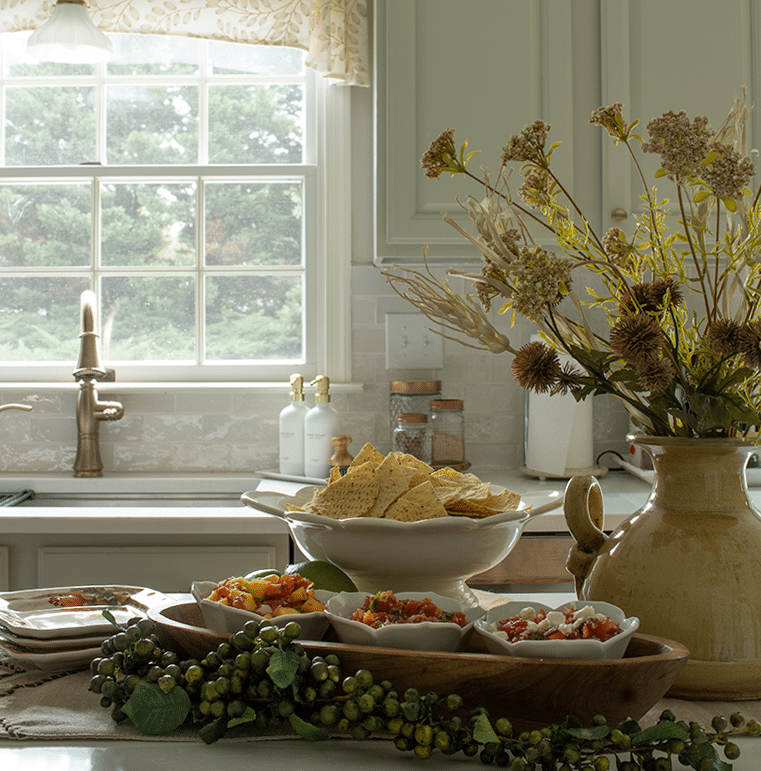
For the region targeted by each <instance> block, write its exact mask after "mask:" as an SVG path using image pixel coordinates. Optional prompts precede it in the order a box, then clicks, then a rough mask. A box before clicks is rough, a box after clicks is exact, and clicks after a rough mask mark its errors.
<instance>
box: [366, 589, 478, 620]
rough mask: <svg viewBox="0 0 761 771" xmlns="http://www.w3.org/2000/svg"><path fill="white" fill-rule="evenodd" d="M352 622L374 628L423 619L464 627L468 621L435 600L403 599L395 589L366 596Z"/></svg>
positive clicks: (461, 614) (463, 615) (463, 616)
mask: <svg viewBox="0 0 761 771" xmlns="http://www.w3.org/2000/svg"><path fill="white" fill-rule="evenodd" d="M351 620H352V621H361V622H362V623H363V624H367V625H368V626H371V627H372V628H373V629H380V628H381V627H382V626H386V625H387V624H419V623H421V622H422V621H439V622H448V623H453V624H457V625H458V626H461V627H464V626H465V625H466V624H467V623H468V622H467V620H466V619H465V614H463V613H460V612H459V611H450V610H442V609H441V608H439V607H438V606H437V605H436V604H435V603H433V602H432V601H431V598H430V597H426V598H425V599H423V600H402V599H400V598H399V597H397V596H396V595H395V594H394V593H393V592H378V593H377V594H375V595H373V596H370V595H368V596H367V597H365V602H364V604H363V605H362V607H361V608H357V609H356V610H355V611H354V615H353V616H352V617H351Z"/></svg>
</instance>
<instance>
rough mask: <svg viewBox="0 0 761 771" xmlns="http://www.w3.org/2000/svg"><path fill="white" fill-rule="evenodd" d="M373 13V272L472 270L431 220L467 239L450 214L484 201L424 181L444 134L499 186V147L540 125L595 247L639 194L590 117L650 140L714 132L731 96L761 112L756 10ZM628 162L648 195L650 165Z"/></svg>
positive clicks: (425, 7)
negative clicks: (663, 131)
mask: <svg viewBox="0 0 761 771" xmlns="http://www.w3.org/2000/svg"><path fill="white" fill-rule="evenodd" d="M375 10H376V20H375V21H376V24H375V32H376V73H377V74H376V121H375V123H376V143H375V147H376V159H375V160H376V180H375V191H376V206H375V226H376V232H375V248H376V263H377V264H390V263H401V264H404V263H410V262H416V263H420V262H421V261H422V256H423V253H424V250H425V248H426V247H427V249H428V254H429V260H430V261H431V262H433V263H436V262H446V263H447V264H454V263H457V262H466V261H469V260H473V259H477V258H478V254H477V252H476V251H475V250H473V249H470V248H469V247H468V245H467V244H466V243H465V242H464V240H463V238H462V236H460V235H459V234H458V233H457V232H456V231H455V229H454V228H452V227H451V226H449V225H447V224H446V223H445V222H444V221H443V220H442V212H443V211H446V212H448V213H449V214H450V215H452V216H453V217H454V218H455V219H456V220H457V221H459V222H460V223H461V224H462V225H463V226H467V225H468V222H469V221H468V217H467V214H466V213H465V212H464V211H463V210H462V208H461V207H460V206H459V205H458V203H457V198H458V196H459V198H460V200H462V201H464V200H465V199H466V198H467V195H468V194H471V195H475V196H477V197H479V198H481V197H483V191H482V189H481V188H480V186H479V185H477V184H476V183H474V182H472V181H471V180H467V179H466V178H463V177H462V176H461V175H457V176H455V177H450V176H449V175H442V176H441V177H440V178H439V179H438V180H429V179H427V178H426V177H425V175H424V174H423V172H422V170H421V169H420V158H421V157H422V155H423V153H424V152H425V151H426V150H427V148H428V146H429V145H430V143H431V141H432V140H433V139H435V138H436V137H437V136H438V135H439V134H440V133H441V132H442V131H444V130H445V129H447V128H454V129H455V130H456V133H455V143H456V145H457V146H458V147H459V146H460V145H461V144H462V143H463V142H464V141H465V140H467V141H468V143H469V148H468V149H469V150H478V151H479V153H478V155H475V156H474V157H473V158H472V159H471V161H470V169H471V170H472V171H473V172H474V173H475V174H477V175H480V167H482V166H483V167H485V168H488V169H489V170H490V171H491V172H492V173H493V175H496V173H497V171H498V169H499V164H500V155H501V150H502V147H503V146H504V145H505V144H506V143H507V140H508V139H509V137H510V136H511V135H513V134H516V133H518V132H519V131H520V130H521V128H523V126H524V125H526V124H528V123H531V122H533V121H534V120H536V119H537V118H541V119H542V120H544V121H546V122H547V123H549V124H551V126H552V131H551V134H550V141H551V142H555V141H560V142H562V145H561V146H560V147H559V148H558V149H557V150H556V151H555V153H554V154H553V168H554V170H555V171H556V173H557V174H558V176H559V177H560V178H561V179H562V181H563V184H564V186H565V187H566V188H567V189H568V190H569V191H570V192H571V193H572V194H573V196H574V197H575V198H576V200H577V201H578V202H579V203H580V204H581V207H582V209H583V210H584V211H585V212H586V213H587V214H588V216H589V217H590V219H591V220H592V225H593V227H595V228H596V229H601V230H602V231H603V232H604V230H606V229H607V228H608V227H610V226H611V225H613V224H616V222H617V221H616V220H614V219H613V218H612V216H611V215H612V213H613V212H614V210H617V212H618V214H620V213H621V212H623V213H624V214H625V215H626V216H627V218H628V222H630V223H631V221H632V217H631V214H632V213H633V212H636V211H637V208H638V204H639V196H640V195H641V193H642V183H641V181H640V179H639V177H638V176H637V175H636V174H635V173H634V169H633V166H632V163H631V161H630V159H629V158H628V155H627V153H626V149H625V148H624V147H622V146H618V147H616V146H614V145H613V143H612V142H611V141H609V139H608V137H607V135H606V134H605V132H604V131H603V129H600V128H598V127H596V126H590V125H589V124H588V118H589V115H590V114H591V112H592V111H593V110H594V109H595V108H596V107H599V106H600V105H609V104H612V103H614V102H623V103H624V115H625V117H626V118H627V120H632V119H634V118H639V119H640V121H641V122H640V126H639V127H638V131H639V133H640V135H642V136H643V137H646V129H645V127H646V125H647V122H648V121H649V120H650V119H651V118H654V117H657V116H659V115H661V114H662V113H663V112H666V111H668V110H673V111H675V112H678V111H680V110H684V111H685V112H686V113H687V114H688V115H689V116H690V117H691V118H692V117H694V116H697V115H705V116H707V117H708V119H709V122H710V124H711V125H712V126H714V127H715V126H717V125H718V124H719V123H720V122H721V121H722V120H723V119H724V117H725V116H726V114H727V113H728V111H729V109H730V107H731V106H732V101H733V98H734V97H735V95H738V96H739V95H740V94H741V93H742V89H743V87H746V89H747V101H748V103H749V104H753V103H756V104H759V105H761V98H759V97H761V61H759V54H758V50H759V43H760V42H761V11H759V8H758V4H757V3H755V2H753V0H722V2H721V3H717V2H716V0H669V2H663V0H615V2H613V1H612V0H467V2H462V0H376V2H375ZM760 109H761V107H760ZM750 128H751V130H750V134H749V136H748V144H749V146H751V147H761V131H760V129H761V121H759V120H752V121H751V127H750ZM637 153H638V159H640V160H641V162H642V167H643V171H644V173H645V179H646V183H647V184H648V185H653V184H655V183H656V180H655V178H654V176H653V175H654V172H655V168H656V164H655V159H654V158H653V157H652V156H647V155H644V154H642V153H640V152H639V150H638V148H637ZM759 163H761V162H759ZM516 171H517V170H516ZM513 187H517V185H514V186H513ZM535 236H537V240H540V241H543V240H544V239H543V238H542V235H541V233H535Z"/></svg>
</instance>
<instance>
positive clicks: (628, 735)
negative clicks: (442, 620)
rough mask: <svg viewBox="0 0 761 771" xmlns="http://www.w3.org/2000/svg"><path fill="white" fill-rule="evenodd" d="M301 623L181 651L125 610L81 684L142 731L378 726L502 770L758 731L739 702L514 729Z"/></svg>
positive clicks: (724, 767)
mask: <svg viewBox="0 0 761 771" xmlns="http://www.w3.org/2000/svg"><path fill="white" fill-rule="evenodd" d="M104 615H106V616H107V617H110V614H108V613H107V612H106V613H105V614H104ZM110 620H111V621H112V622H113V618H112V617H110ZM300 634H301V628H300V626H299V624H298V623H297V622H290V623H288V624H286V625H285V626H284V627H276V626H274V625H270V624H263V625H261V626H260V625H259V624H258V623H256V622H255V621H249V622H247V623H246V625H245V627H244V628H243V630H242V631H241V632H237V633H236V634H234V635H232V636H231V637H230V638H229V640H228V641H227V642H223V643H221V644H220V645H219V646H218V647H217V649H216V650H213V651H209V653H207V655H206V656H205V657H204V658H203V659H201V660H195V659H189V660H184V661H181V660H180V659H179V657H178V655H177V654H176V653H175V652H173V651H171V650H164V648H163V647H162V646H161V644H160V643H159V639H158V637H157V636H156V627H155V624H154V623H153V622H152V621H150V620H148V619H132V620H130V621H129V622H128V623H127V624H126V625H125V626H124V627H118V631H117V632H116V633H115V634H113V635H112V636H111V637H109V638H108V639H106V640H104V642H103V643H102V645H101V656H99V657H98V658H96V659H94V660H93V661H92V663H91V667H90V669H91V672H92V678H91V680H90V684H89V689H90V690H91V691H93V692H94V693H96V694H99V695H100V697H101V698H100V704H101V706H102V707H104V708H106V709H110V710H111V716H112V718H113V719H114V720H115V721H117V722H120V721H123V720H125V719H129V720H130V721H131V722H132V723H133V725H134V727H135V728H136V729H137V730H138V731H140V732H142V733H146V734H155V735H159V734H166V733H169V732H171V731H173V730H175V729H176V728H178V727H179V726H180V725H182V724H183V723H184V722H185V721H186V720H187V718H188V716H189V715H190V717H191V718H192V721H193V722H194V723H195V725H196V726H197V727H198V730H199V733H200V736H201V738H202V739H203V740H204V741H205V742H207V743H209V744H211V743H213V742H215V741H218V740H219V739H221V738H222V737H223V736H224V735H225V733H226V732H227V731H228V730H232V729H234V728H235V727H236V726H238V725H242V724H253V726H254V727H255V728H256V730H259V731H262V732H268V731H272V730H277V729H282V728H284V727H290V729H291V730H293V731H294V732H295V733H296V734H298V735H299V736H302V737H303V738H305V739H308V740H312V741H317V740H322V739H327V738H329V737H330V736H331V735H333V734H340V735H348V736H351V737H352V738H354V739H366V738H368V737H369V736H370V735H371V734H373V735H377V734H386V735H389V736H390V737H391V739H392V740H393V743H394V746H395V747H396V748H397V749H398V750H400V751H403V752H412V753H414V755H415V756H416V757H417V758H419V759H420V760H427V759H428V758H430V757H431V756H432V755H433V753H434V752H436V751H438V752H441V753H442V754H444V755H454V754H456V753H462V754H464V755H465V756H466V757H476V756H477V757H478V758H479V759H480V761H481V763H483V764H485V765H490V764H494V765H496V766H498V767H502V768H508V769H510V771H531V770H533V769H539V770H541V771H576V770H577V769H589V770H590V771H609V769H611V768H612V765H611V757H613V758H615V763H616V766H615V768H616V769H617V771H639V770H642V771H668V769H671V768H672V763H673V760H674V759H678V760H679V761H680V762H681V763H683V764H685V765H688V766H690V767H691V768H694V769H696V771H729V769H731V768H732V766H731V765H730V764H729V763H727V762H726V761H727V760H730V761H731V760H735V759H736V758H737V757H738V756H739V754H740V750H739V748H738V746H737V744H736V743H735V742H734V741H732V739H733V738H734V737H735V736H737V735H753V736H755V735H758V734H760V733H761V725H759V723H758V722H757V721H755V720H746V719H745V717H743V715H741V714H740V713H735V714H733V715H731V716H730V718H729V719H728V720H727V718H725V717H723V716H716V717H714V719H713V720H712V723H711V729H712V730H711V732H710V733H709V732H708V731H706V730H705V729H704V728H703V727H702V726H700V725H698V724H697V723H695V722H691V723H688V722H685V721H677V720H676V717H675V716H674V715H673V714H672V713H671V712H670V711H666V712H664V713H663V714H662V715H661V716H660V720H659V722H658V723H657V724H656V725H654V726H651V727H649V728H646V729H642V728H641V727H640V726H639V724H638V723H637V722H636V721H633V720H626V721H624V722H622V723H621V724H619V725H618V726H616V727H614V728H612V729H611V728H609V727H608V725H607V724H606V721H605V719H604V717H601V716H599V717H596V718H595V719H594V721H593V725H592V726H591V727H584V726H582V725H581V723H580V722H579V721H578V720H576V719H575V718H573V717H568V718H566V720H565V721H564V722H563V723H562V724H560V725H551V726H547V727H545V728H542V729H540V730H532V731H523V732H516V731H515V730H514V728H513V726H512V724H511V723H510V721H509V720H507V719H506V718H499V719H497V720H495V721H494V722H492V721H491V720H490V718H489V715H488V713H487V711H486V710H485V709H483V708H476V709H472V710H467V709H466V707H465V705H464V704H463V700H462V698H461V697H460V696H458V695H457V694H449V695H448V696H446V697H443V698H440V697H439V696H438V695H436V694H435V693H426V694H420V693H418V692H417V691H416V690H415V689H413V688H409V689H407V690H406V691H404V692H403V693H398V692H397V691H396V690H395V689H394V687H393V684H392V683H391V682H389V681H388V680H384V681H382V682H380V683H376V682H375V681H374V678H373V675H372V673H371V672H369V671H368V670H366V669H361V670H358V671H357V672H355V673H354V674H353V675H348V676H344V674H343V673H342V671H341V663H340V660H339V658H338V656H336V655H335V654H329V655H326V656H324V657H323V656H313V657H311V658H310V657H309V656H308V654H307V653H306V651H305V650H304V648H303V646H302V645H301V644H300V643H299V642H298V637H299V636H300ZM722 754H723V756H724V758H726V760H724V759H723V758H722V757H721V755H722Z"/></svg>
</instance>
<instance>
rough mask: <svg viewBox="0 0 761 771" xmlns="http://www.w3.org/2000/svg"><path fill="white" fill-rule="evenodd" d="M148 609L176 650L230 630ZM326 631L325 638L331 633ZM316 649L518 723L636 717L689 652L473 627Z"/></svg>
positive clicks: (653, 643)
mask: <svg viewBox="0 0 761 771" xmlns="http://www.w3.org/2000/svg"><path fill="white" fill-rule="evenodd" d="M149 615H150V616H151V617H152V618H153V620H154V621H156V622H157V623H158V624H159V628H160V631H161V632H162V633H163V635H164V636H168V638H169V640H170V641H171V642H170V644H172V647H173V648H174V649H179V650H178V652H179V653H184V654H186V655H188V656H190V657H193V658H203V657H204V656H205V654H206V653H208V651H210V650H214V649H215V648H216V647H217V645H219V643H220V642H224V641H226V640H227V639H228V638H229V635H227V634H225V633H223V632H217V631H214V630H211V629H206V628H205V627H204V626H203V618H202V616H201V613H200V611H199V609H198V606H197V605H196V603H195V602H190V603H178V604H174V605H164V606H162V607H159V608H154V609H152V610H151V611H150V612H149ZM331 632H332V630H329V632H328V635H326V638H329V637H330V635H331ZM302 644H303V645H304V648H305V649H306V650H307V652H308V653H309V654H310V655H311V656H314V655H323V656H324V655H327V654H328V653H335V654H336V655H338V656H339V658H340V659H341V670H342V672H343V673H344V675H348V674H353V673H354V672H356V670H358V669H368V670H370V671H371V672H372V673H373V675H374V676H375V679H376V682H378V681H380V680H384V679H387V680H390V681H391V682H392V683H393V684H394V688H396V690H397V691H399V692H400V693H401V692H403V691H404V690H405V689H406V688H410V687H412V688H417V690H418V691H419V692H420V693H426V692H429V691H433V692H435V693H437V694H438V695H439V696H446V695H447V694H449V693H458V694H460V696H462V698H463V699H464V701H465V705H466V706H467V707H469V708H473V707H486V708H487V709H488V710H489V714H490V715H491V716H492V718H494V719H496V718H499V717H507V718H509V719H510V720H511V721H512V723H513V725H514V726H515V727H516V728H517V729H519V730H524V729H527V728H536V727H541V726H545V725H550V724H552V723H559V722H562V721H563V720H564V718H565V717H566V716H567V715H574V716H576V717H577V718H579V720H581V721H582V722H583V723H584V724H590V723H591V720H592V717H593V716H594V715H596V714H600V715H604V716H605V717H606V718H607V720H608V724H609V725H611V726H613V725H617V724H618V723H620V722H621V721H622V720H625V719H626V718H632V719H634V720H639V719H640V718H641V717H642V716H643V715H644V714H645V713H646V712H647V711H648V710H649V709H650V708H651V707H653V706H654V705H655V703H656V702H657V701H659V699H661V698H662V697H663V695H664V694H665V693H666V691H668V689H669V687H670V686H671V684H672V683H673V681H674V680H675V679H676V677H677V675H678V674H679V672H680V671H681V669H682V667H683V666H684V665H685V663H686V661H687V658H688V657H689V651H688V650H687V649H686V648H685V647H684V646H683V645H681V644H679V643H677V642H673V641H671V640H665V639H662V638H659V637H651V636H649V635H640V634H635V635H634V636H633V637H632V640H631V642H630V643H629V647H628V649H627V651H626V654H625V656H624V658H622V659H614V660H582V659H549V658H545V659H530V658H516V657H510V656H495V655H492V654H489V653H487V652H486V649H485V647H484V646H483V643H482V641H481V638H480V637H479V636H478V634H477V633H476V632H473V633H472V634H471V635H470V636H469V637H468V638H466V639H465V640H464V642H463V648H464V650H463V651H462V652H459V653H429V652H423V651H407V650H400V649H397V648H372V647H367V646H359V645H344V644H342V643H339V642H334V641H333V640H332V639H325V640H322V641H319V642H318V641H303V643H302Z"/></svg>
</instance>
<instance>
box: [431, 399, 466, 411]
mask: <svg viewBox="0 0 761 771" xmlns="http://www.w3.org/2000/svg"><path fill="white" fill-rule="evenodd" d="M431 409H432V410H461V409H462V399H431Z"/></svg>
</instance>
